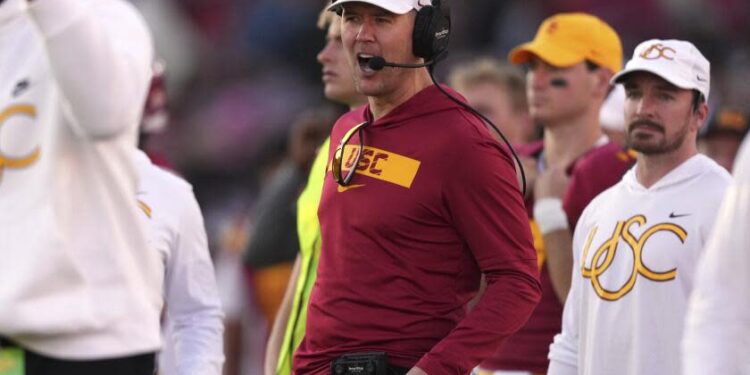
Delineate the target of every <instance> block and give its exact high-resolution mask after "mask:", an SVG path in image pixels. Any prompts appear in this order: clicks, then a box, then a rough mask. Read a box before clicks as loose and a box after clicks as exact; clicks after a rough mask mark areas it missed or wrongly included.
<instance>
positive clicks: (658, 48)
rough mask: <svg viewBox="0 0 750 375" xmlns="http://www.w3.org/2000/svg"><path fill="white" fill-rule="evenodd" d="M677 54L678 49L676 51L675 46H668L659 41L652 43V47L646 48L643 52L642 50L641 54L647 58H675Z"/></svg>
mask: <svg viewBox="0 0 750 375" xmlns="http://www.w3.org/2000/svg"><path fill="white" fill-rule="evenodd" d="M676 54H677V51H675V50H674V48H672V47H667V46H665V45H663V44H661V43H657V44H654V45H652V46H651V47H648V48H646V49H645V50H644V51H643V52H641V54H640V55H639V56H641V58H643V59H646V60H658V59H667V60H674V56H675V55H676Z"/></svg>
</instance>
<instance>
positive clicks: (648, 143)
mask: <svg viewBox="0 0 750 375" xmlns="http://www.w3.org/2000/svg"><path fill="white" fill-rule="evenodd" d="M634 126H648V127H650V128H651V129H655V130H657V131H658V132H660V133H661V134H662V137H661V138H658V137H657V136H655V135H653V134H645V135H644V134H637V133H636V132H635V131H634V129H633V127H634ZM687 133H688V123H687V122H686V123H685V124H683V126H682V127H681V128H680V129H679V130H678V131H677V132H676V133H675V134H674V135H672V136H671V137H667V133H666V130H665V128H664V126H663V125H661V124H659V123H656V122H653V121H650V120H636V121H633V122H632V123H630V124H629V125H628V133H627V138H626V140H625V143H626V145H627V146H628V147H629V148H631V149H633V150H635V151H638V152H640V153H642V154H644V155H659V154H667V153H670V152H672V151H675V150H677V149H678V148H680V146H682V144H683V143H684V142H685V137H686V136H687Z"/></svg>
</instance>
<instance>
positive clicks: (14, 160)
mask: <svg viewBox="0 0 750 375" xmlns="http://www.w3.org/2000/svg"><path fill="white" fill-rule="evenodd" d="M17 116H24V117H29V118H31V119H32V120H34V119H36V109H35V108H34V106H32V105H28V104H16V105H12V106H9V107H7V108H5V109H3V110H2V111H0V138H2V135H3V132H2V130H3V129H2V128H3V126H4V125H5V124H6V123H7V122H8V121H9V120H10V119H12V118H14V117H17ZM40 153H41V151H40V149H39V146H37V147H35V148H34V150H32V151H31V152H29V153H28V154H26V155H21V156H10V155H6V154H5V153H4V152H3V150H1V149H0V183H2V177H3V172H5V170H6V169H21V168H26V167H28V166H30V165H32V164H33V163H34V162H36V161H37V160H39V155H40Z"/></svg>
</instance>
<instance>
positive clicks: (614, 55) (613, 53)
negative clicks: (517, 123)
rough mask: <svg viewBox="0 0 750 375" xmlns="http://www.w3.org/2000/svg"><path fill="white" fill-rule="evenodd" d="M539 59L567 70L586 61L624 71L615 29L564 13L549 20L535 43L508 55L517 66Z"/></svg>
mask: <svg viewBox="0 0 750 375" xmlns="http://www.w3.org/2000/svg"><path fill="white" fill-rule="evenodd" d="M533 56H537V57H539V58H540V59H542V60H544V61H545V62H546V63H548V64H550V65H552V66H556V67H560V68H566V67H569V66H572V65H575V64H578V63H580V62H583V61H585V60H588V61H590V62H592V63H594V64H596V65H599V66H601V67H604V68H607V69H609V70H611V71H612V73H615V72H617V71H619V70H620V69H621V68H622V43H621V42H620V37H619V36H618V35H617V32H615V30H614V29H612V27H611V26H609V25H608V24H607V23H606V22H604V21H602V20H601V19H600V18H598V17H596V16H593V15H591V14H587V13H560V14H556V15H554V16H552V17H549V18H547V19H546V20H544V22H542V25H541V26H540V27H539V31H537V33H536V36H535V37H534V40H532V41H531V42H528V43H524V44H522V45H520V46H518V47H516V48H514V49H513V50H512V51H510V54H508V60H509V61H510V62H511V63H514V64H523V63H526V62H528V61H529V60H530V59H531V58H532V57H533Z"/></svg>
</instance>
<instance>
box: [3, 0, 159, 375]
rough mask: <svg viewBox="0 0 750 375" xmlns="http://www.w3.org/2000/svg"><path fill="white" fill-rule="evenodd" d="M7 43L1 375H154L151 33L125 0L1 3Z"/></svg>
mask: <svg viewBox="0 0 750 375" xmlns="http://www.w3.org/2000/svg"><path fill="white" fill-rule="evenodd" d="M0 46H2V48H0V362H2V364H3V367H4V368H3V369H2V370H0V373H3V371H7V372H9V373H12V374H19V373H20V374H24V375H38V374H42V375H46V374H56V375H58V374H107V375H119V374H123V375H124V374H128V375H133V374H137V375H139V374H144V375H146V374H152V373H153V368H154V355H153V353H154V352H155V351H156V350H158V348H159V345H160V343H159V313H160V310H161V305H162V299H161V295H160V291H161V280H162V277H163V276H162V275H161V274H160V273H159V256H158V254H157V253H156V252H155V251H153V250H152V249H150V248H148V246H147V244H146V238H145V232H144V228H143V227H142V225H141V223H140V222H139V217H138V214H139V212H138V208H137V206H136V204H135V199H134V197H135V195H136V186H137V177H136V176H137V175H136V171H135V168H134V163H133V155H134V150H135V146H136V139H137V133H138V123H139V120H140V117H141V113H142V109H143V102H144V99H145V97H146V92H147V89H148V84H149V81H150V78H151V61H152V59H153V51H152V42H151V36H150V34H149V31H148V29H147V27H146V24H145V22H144V21H143V20H142V18H141V17H140V15H139V14H138V13H137V12H136V11H135V9H134V8H133V7H132V6H131V5H130V4H129V3H127V2H125V1H123V0H96V1H94V0H33V1H31V0H4V1H2V3H0Z"/></svg>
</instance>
